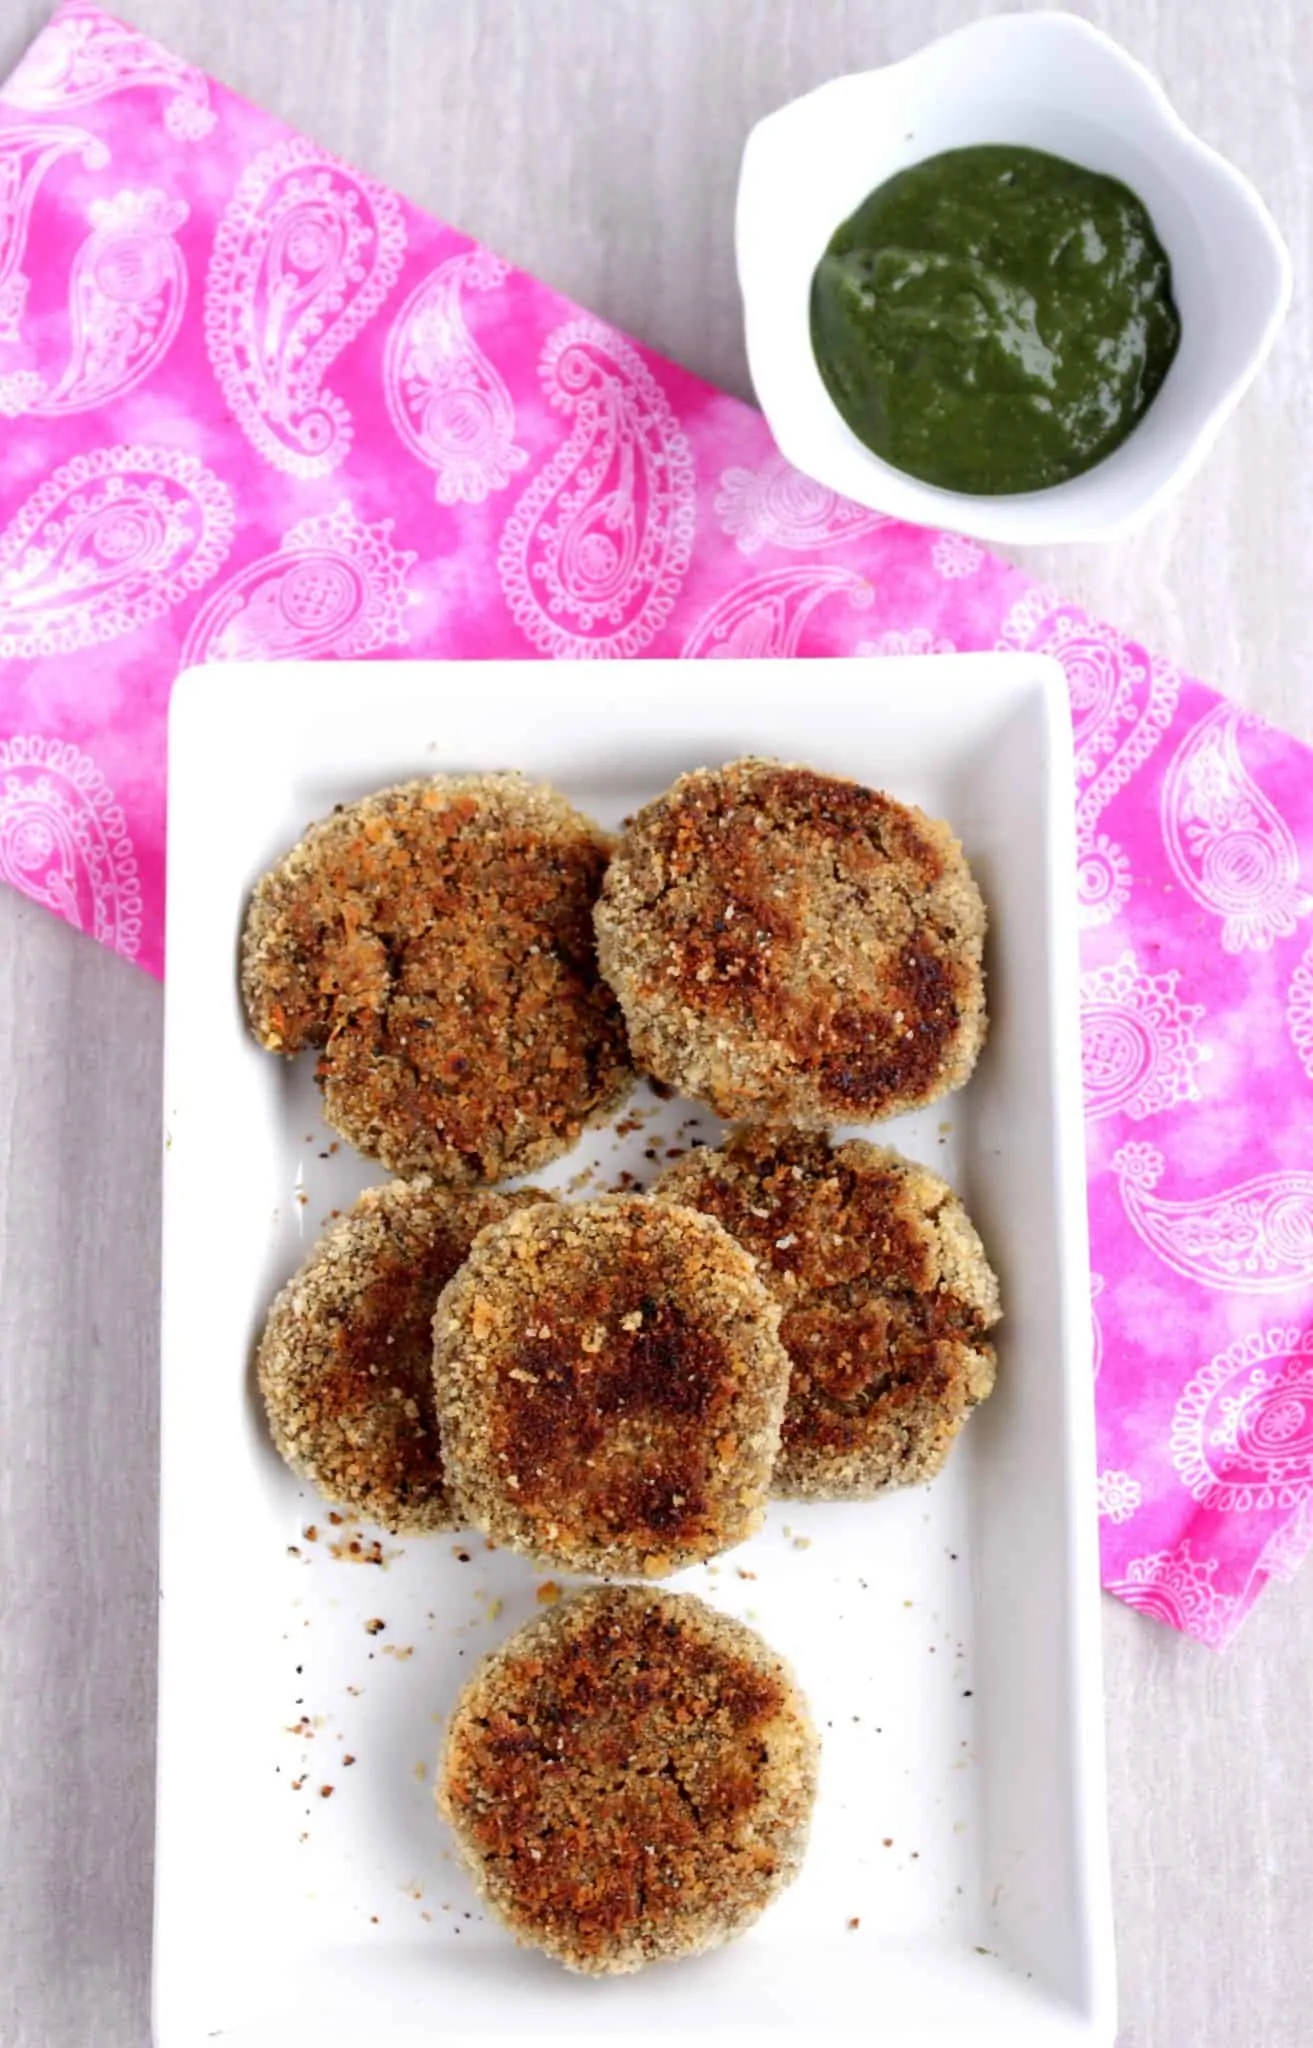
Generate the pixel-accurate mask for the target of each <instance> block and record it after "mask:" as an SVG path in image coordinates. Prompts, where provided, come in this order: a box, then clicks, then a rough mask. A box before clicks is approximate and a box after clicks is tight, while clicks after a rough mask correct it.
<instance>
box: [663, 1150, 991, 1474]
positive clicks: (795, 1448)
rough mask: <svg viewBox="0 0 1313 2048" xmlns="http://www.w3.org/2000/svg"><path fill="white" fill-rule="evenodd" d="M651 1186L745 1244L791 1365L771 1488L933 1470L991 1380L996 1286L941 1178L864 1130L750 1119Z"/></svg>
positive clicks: (976, 1239)
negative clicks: (828, 1132)
mask: <svg viewBox="0 0 1313 2048" xmlns="http://www.w3.org/2000/svg"><path fill="white" fill-rule="evenodd" d="M654 1192H655V1193H656V1194H657V1195H658V1196H659V1197H660V1198H662V1199H663V1200H667V1201H673V1202H679V1203H686V1204H688V1205H690V1206H691V1207H693V1208H697V1209H701V1210H704V1211H705V1212H706V1214H707V1215H709V1216H714V1217H715V1218H716V1219H717V1221H718V1222H720V1223H723V1224H724V1226H725V1228H726V1229H727V1230H728V1231H730V1232H732V1234H733V1235H734V1236H735V1237H736V1238H737V1239H738V1241H739V1243H740V1244H741V1245H743V1246H744V1247H745V1248H746V1249H747V1250H748V1251H750V1252H751V1253H752V1255H753V1257H754V1258H755V1259H756V1261H757V1265H758V1270H759V1271H760V1273H761V1275H762V1278H763V1279H764V1280H765V1282H766V1285H767V1286H768V1287H769V1288H770V1290H771V1292H772V1294H773V1295H774V1296H775V1299H776V1300H777V1301H778V1302H779V1303H780V1305H781V1307H782V1309H783V1311H784V1320H783V1322H782V1323H781V1325H780V1335H781V1337H782V1338H783V1340H784V1348H785V1350H786V1351H787V1352H788V1354H789V1360H790V1364H791V1366H792V1374H791V1377H790V1381H789V1400H788V1406H787V1407H786V1409H785V1411H784V1427H783V1430H782V1432H781V1437H780V1454H779V1458H778V1460H777V1462H776V1466H775V1477H774V1481H773V1485H772V1490H773V1492H775V1493H776V1494H783V1495H786V1496H789V1497H795V1496H803V1495H810V1496H811V1497H812V1498H813V1499H817V1500H837V1499H854V1500H860V1499H865V1498H867V1497H868V1496H869V1495H871V1494H873V1493H877V1492H879V1491H880V1490H881V1489H882V1488H883V1487H886V1486H898V1485H906V1484H908V1483H909V1482H911V1481H913V1480H921V1479H930V1478H933V1476H934V1474H935V1473H936V1472H938V1470H939V1468H940V1466H941V1465H942V1464H943V1462H944V1460H945V1458H946V1457H947V1456H948V1453H949V1450H950V1448H951V1446H952V1443H953V1439H954V1437H955V1436H956V1435H957V1433H958V1431H959V1429H960V1428H961V1427H962V1424H963V1422H964V1421H965V1419H966V1417H967V1415H968V1414H969V1413H970V1411H971V1409H972V1408H974V1407H975V1405H976V1403H977V1402H979V1401H983V1400H984V1399H985V1396H986V1395H987V1394H988V1393H989V1392H990V1391H991V1390H992V1388H993V1385H994V1350H993V1346H992V1345H991V1344H990V1343H988V1342H987V1340H986V1333H987V1331H988V1330H989V1329H990V1328H991V1327H992V1325H993V1324H994V1323H996V1322H997V1321H998V1319H999V1314H1000V1310H999V1298H998V1282H997V1280H996V1279H995V1277H994V1275H993V1273H992V1272H991V1271H990V1268H989V1265H988V1262H987V1261H986V1258H985V1250H984V1246H983V1245H982V1244H981V1242H980V1239H979V1237H978V1236H977V1235H976V1232H975V1229H974V1227H973V1225H972V1223H971V1219H970V1218H969V1217H968V1215H967V1213H966V1210H965V1209H964V1208H963V1207H962V1204H961V1203H960V1202H959V1201H958V1199H957V1196H956V1195H955V1194H954V1193H953V1191H952V1189H951V1188H950V1187H949V1186H948V1184H947V1183H946V1182H945V1181H942V1180H940V1178H939V1176H938V1175H937V1174H934V1173H930V1172H929V1171H928V1170H927V1169H926V1168H925V1167H924V1166H917V1165H914V1164H913V1162H912V1161H911V1160H910V1159H903V1158H901V1157H900V1156H899V1154H898V1153H897V1152H893V1151H890V1150H888V1149H887V1148H886V1147H883V1146H878V1145H867V1144H864V1143H863V1142H862V1141H861V1140H860V1139H858V1140H854V1141H853V1142H851V1143H849V1144H846V1145H831V1143H830V1141H829V1139H828V1138H826V1137H824V1136H821V1135H813V1134H811V1133H808V1132H803V1131H781V1130H774V1131H771V1130H762V1129H745V1130H741V1131H738V1132H736V1133H735V1134H734V1135H733V1136H732V1137H731V1138H730V1139H729V1141H728V1143H727V1144H726V1145H725V1147H724V1149H723V1150H722V1151H719V1152H711V1151H698V1152H691V1153H689V1154H688V1156H687V1157H686V1158H684V1159H679V1160H676V1162H675V1163H674V1165H673V1166H670V1167H668V1168H667V1169H666V1171H665V1172H664V1173H663V1174H662V1176H661V1178H660V1180H659V1181H658V1182H657V1184H656V1188H655V1190H654Z"/></svg>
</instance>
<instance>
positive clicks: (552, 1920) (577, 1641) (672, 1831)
mask: <svg viewBox="0 0 1313 2048" xmlns="http://www.w3.org/2000/svg"><path fill="white" fill-rule="evenodd" d="M817 1762H818V1745H817V1740H816V1735H815V1733H814V1731H813V1728H812V1725H811V1720H810V1718H809V1716H808V1712H807V1705H806V1702H805V1700H804V1699H803V1697H802V1695H801V1693H800V1692H799V1691H798V1688H797V1686H796V1684H795V1683H794V1681H793V1678H792V1675H791V1674H790V1672H789V1670H788V1668H787V1666H786V1665H785V1664H784V1663H783V1662H782V1660H781V1659H780V1658H779V1657H777V1656H776V1655H775V1653H774V1652H773V1651H772V1650H771V1649H770V1648H769V1646H768V1645H767V1644H766V1643H764V1642H763V1641H762V1639H761V1637H760V1636H758V1635H757V1634H756V1633H755V1632H754V1631H753V1630H752V1629H750V1628H747V1627H745V1626H744V1624H743V1623H742V1622H741V1621H732V1620H731V1619H730V1618H729V1617H728V1616H727V1615H723V1614H717V1613H716V1612H715V1611H714V1610H713V1609H712V1608H710V1607H708V1606H706V1605H705V1603H704V1602H703V1601H701V1600H698V1599H695V1598H694V1597H693V1596H692V1595H691V1594H687V1593H685V1594H677V1593H660V1592H657V1591H655V1590H654V1589H649V1588H645V1587H639V1586H602V1587H593V1588H591V1589H590V1590H588V1591H586V1592H582V1593H579V1594H576V1595H575V1596H574V1598H572V1599H570V1600H567V1601H563V1602H562V1603H561V1605H560V1606H559V1607H556V1608H553V1609H552V1610H551V1612H550V1613H548V1614H545V1615H542V1616H540V1617H539V1618H538V1619H537V1620H535V1621H531V1622H530V1623H529V1624H528V1626H527V1627H526V1628H522V1629H520V1630H519V1631H518V1633H517V1634H515V1635H513V1636H512V1637H511V1638H510V1640H509V1642H507V1643H505V1644H503V1646H502V1647H501V1649H499V1650H496V1651H494V1652H493V1654H492V1655H491V1656H490V1657H488V1658H486V1659H485V1660H484V1662H483V1664H482V1665H481V1666H480V1668H479V1670H478V1671H476V1672H475V1674H474V1677H473V1678H472V1679H471V1681H470V1683H469V1684H468V1685H467V1686H466V1688H465V1690H464V1692H463V1693H462V1694H461V1696H460V1699H459V1701H458V1702H457V1706H456V1711H455V1714H454V1715H453V1717H452V1721H451V1726H450V1729H449V1732H448V1735H447V1740H446V1745H445V1749H444V1752H443V1755H442V1757H441V1759H440V1763H439V1769H438V1789H437V1798H438V1806H439V1810H440V1811H441V1812H442V1813H443V1814H444V1815H445V1817H446V1818H447V1820H449V1821H450V1822H451V1825H452V1827H453V1828H454V1830H455V1834H456V1842H457V1846H458V1849H459V1852H460V1855H461V1859H462V1861H463V1862H464V1863H465V1864H466V1866H467V1867H468V1869H469V1870H470V1872H471V1874H472V1876H473V1878H474V1881H475V1883H476V1884H477V1885H478V1887H479V1889H480V1891H481V1892H482V1893H483V1895H484V1897H485V1898H486V1899H487V1900H488V1902H489V1904H490V1905H491V1906H493V1907H494V1908H495V1910H496V1911H497V1912H498V1913H499V1914H500V1915H501V1917H502V1918H503V1919H504V1920H505V1921H506V1922H507V1924H508V1925H509V1926H510V1927H511V1928H512V1930H513V1931H514V1932H515V1933H516V1934H517V1935H518V1936H519V1937H520V1939H521V1940H523V1941H526V1942H530V1943H532V1944H533V1946H534V1947H535V1948H540V1949H544V1950H545V1951H546V1952H547V1954H548V1955H551V1956H555V1957H556V1958H557V1960H558V1961H559V1962H562V1963H564V1964H565V1966H566V1968H567V1969H571V1970H580V1971H584V1972H586V1973H588V1974H590V1975H596V1976H601V1975H605V1974H610V1973H616V1972H620V1971H626V1970H637V1969H641V1968H642V1966H643V1965H644V1964H645V1963H651V1962H666V1961H671V1960H673V1959H674V1958H675V1957H677V1956H686V1955H696V1954H698V1953H699V1952H700V1951H701V1950H703V1949H709V1948H715V1947H717V1946H718V1945H719V1944H720V1943H721V1942H724V1941H728V1940H730V1939H731V1937H732V1936H734V1935H736V1934H738V1933H740V1932H741V1931H742V1930H743V1929H744V1928H745V1927H747V1926H748V1925H749V1924H750V1923H751V1922H752V1921H753V1920H755V1919H756V1918H757V1916H758V1914H759V1913H760V1912H761V1911H762V1909H763V1908H764V1907H765V1906H767V1905H768V1904H769V1903H770V1901H771V1900H772V1899H773V1898H774V1897H775V1895H776V1893H777V1892H779V1891H781V1890H783V1888H784V1886H785V1885H787V1884H788V1883H790V1882H791V1880H792V1879H793V1878H794V1877H795V1876H796V1875H797V1872H798V1869H799V1866H800V1864H801V1862H802V1856H803V1850H804V1848H805V1847H806V1839H807V1827H808V1822H809V1820H810V1817H811V1809H812V1804H813V1800H814V1798H815V1791H816V1771H817Z"/></svg>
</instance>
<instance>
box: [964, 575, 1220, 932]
mask: <svg viewBox="0 0 1313 2048" xmlns="http://www.w3.org/2000/svg"><path fill="white" fill-rule="evenodd" d="M995 644H996V645H997V646H998V647H1000V648H1005V649H1007V648H1010V649H1019V650H1021V651H1022V652H1025V653H1028V654H1051V655H1054V656H1055V657H1056V659H1057V660H1058V661H1060V662H1061V664H1062V667H1063V669H1064V671H1065V672H1066V677H1067V690H1068V694H1069V696H1070V698H1071V715H1072V731H1073V740H1074V743H1075V750H1076V853H1077V861H1078V866H1077V874H1076V883H1077V904H1078V916H1079V919H1080V922H1081V924H1082V925H1085V926H1091V925H1102V924H1109V923H1111V922H1112V920H1113V919H1114V918H1116V917H1117V916H1119V915H1120V913H1121V912H1122V911H1123V910H1124V909H1125V907H1126V903H1127V901H1128V899H1129V897H1130V893H1131V866H1130V862H1129V860H1128V859H1127V857H1126V854H1125V852H1124V851H1123V849H1122V848H1121V847H1120V846H1119V845H1118V844H1117V842H1116V841H1115V840H1113V839H1110V838H1109V837H1108V836H1107V834H1106V833H1103V832H1100V831H1099V830H1098V823H1099V819H1100V817H1101V816H1102V814H1103V812H1104V811H1105V810H1106V809H1107V807H1108V805H1109V804H1110V803H1111V802H1112V799H1113V798H1114V797H1115V796H1116V795H1117V794H1118V792H1119V791H1120V790H1122V789H1124V788H1125V786H1126V784H1127V783H1128V782H1129V781H1130V779H1131V777H1132V776H1133V775H1135V774H1136V773H1137V772H1138V770H1139V769H1140V768H1142V767H1143V765H1144V763H1145V762H1146V761H1147V760H1148V758H1149V756H1150V755H1151V754H1152V753H1153V751H1154V749H1155V747H1156V746H1157V745H1158V743H1159V741H1160V740H1161V738H1162V736H1163V734H1164V733H1165V732H1166V730H1167V728H1168V726H1169V725H1170V724H1171V722H1172V714H1173V712H1174V711H1175V709H1176V701H1177V698H1178V697H1179V695H1180V691H1181V678H1180V675H1179V673H1178V672H1177V670H1176V669H1174V668H1173V667H1172V666H1171V665H1170V663H1168V662H1165V661H1160V660H1159V658H1158V657H1157V656H1156V655H1150V654H1145V653H1144V651H1143V650H1142V649H1140V648H1138V647H1136V646H1135V645H1134V644H1133V643H1132V642H1131V641H1129V640H1126V639H1124V638H1123V636H1122V635H1121V634H1120V633H1118V632H1116V631H1115V630H1114V628H1113V627H1111V626H1105V625H1103V624H1102V623H1100V622H1099V621H1098V620H1095V619H1088V618H1086V616H1085V614H1084V612H1083V611H1081V609H1080V607H1079V606H1078V605H1073V604H1064V603H1063V602H1062V601H1061V600H1060V599H1058V598H1055V597H1054V596H1053V595H1052V594H1051V593H1050V592H1048V591H1046V590H1043V589H1040V588H1038V587H1037V588H1035V589H1033V590H1029V591H1027V592H1026V595H1025V596H1024V597H1022V598H1019V599H1018V600H1017V602H1016V604H1014V605H1013V607H1012V609H1011V611H1010V612H1009V613H1008V615H1007V618H1006V619H1005V620H1004V621H1003V627H1002V631H1001V633H1000V634H999V638H998V640H997V642H996V643H995Z"/></svg>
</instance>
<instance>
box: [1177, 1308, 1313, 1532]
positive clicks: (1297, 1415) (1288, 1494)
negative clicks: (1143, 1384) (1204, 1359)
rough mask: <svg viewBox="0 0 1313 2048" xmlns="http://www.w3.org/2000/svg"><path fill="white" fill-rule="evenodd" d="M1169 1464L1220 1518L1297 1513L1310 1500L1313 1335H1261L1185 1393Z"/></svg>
mask: <svg viewBox="0 0 1313 2048" xmlns="http://www.w3.org/2000/svg"><path fill="white" fill-rule="evenodd" d="M1171 1451H1172V1463H1173V1465H1174V1466H1175V1467H1176V1472H1177V1476H1178V1478H1179V1479H1180V1481H1181V1484H1182V1485H1183V1486H1184V1487H1185V1488H1186V1489H1187V1490H1188V1492H1189V1493H1190V1494H1191V1495H1192V1496H1193V1497H1194V1499H1195V1500H1197V1501H1198V1503H1199V1505H1200V1506H1201V1507H1205V1508H1212V1509H1213V1510H1214V1511H1215V1512H1217V1513H1219V1514H1251V1513H1254V1512H1255V1511H1258V1510H1266V1509H1269V1508H1295V1507H1298V1506H1299V1504H1300V1502H1301V1501H1305V1500H1308V1499H1309V1498H1311V1497H1313V1328H1309V1329H1297V1328H1294V1327H1286V1328H1274V1329H1268V1330H1257V1331H1254V1332H1253V1333H1251V1335H1249V1336H1247V1337H1241V1338H1239V1339H1238V1340H1237V1341H1236V1343H1234V1344H1232V1345H1231V1346H1230V1347H1229V1349H1227V1350H1226V1351H1222V1352H1219V1354H1218V1356H1217V1357H1216V1358H1214V1359H1212V1360H1211V1361H1210V1362H1209V1363H1208V1364H1207V1365H1206V1366H1204V1368H1203V1369H1202V1371H1200V1372H1198V1373H1196V1375H1195V1377H1194V1378H1193V1379H1192V1380H1191V1381H1190V1382H1189V1384H1188V1385H1187V1386H1186V1387H1185V1388H1184V1390H1183V1391H1182V1393H1181V1395H1180V1398H1179V1399H1178V1401H1177V1403H1176V1411H1175V1414H1174V1415H1173V1417H1172V1442H1171Z"/></svg>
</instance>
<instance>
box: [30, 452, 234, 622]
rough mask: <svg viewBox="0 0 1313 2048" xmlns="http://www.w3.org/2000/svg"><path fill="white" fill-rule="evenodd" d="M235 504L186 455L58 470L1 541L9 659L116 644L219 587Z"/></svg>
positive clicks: (143, 456)
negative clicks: (216, 580)
mask: <svg viewBox="0 0 1313 2048" xmlns="http://www.w3.org/2000/svg"><path fill="white" fill-rule="evenodd" d="M233 526H234V513H233V500H232V493H231V491H230V490H229V489H228V486H227V485H226V484H224V483H221V482H220V481H219V479H218V477H216V476H214V475H213V474H212V473H211V471H209V470H208V469H206V468H205V467H204V465H203V464H202V463H199V462H198V461H197V460H196V459H195V457H194V456H191V455H180V454H179V453H178V451H177V450H176V449H174V448H97V449H94V450H93V451H92V453H91V454H89V455H75V456H74V458H73V460H72V461H71V462H68V463H65V465H64V467H63V468H62V469H57V470H56V471H55V474H54V475H53V476H52V477H51V478H50V480H49V482H48V483H45V484H43V485H42V486H41V488H40V490H38V491H36V492H35V493H34V494H33V496H32V497H30V498H29V499H28V501H27V503H26V504H25V505H24V506H23V507H22V508H21V510H20V511H19V512H18V513H17V514H16V515H15V517H14V518H13V519H12V520H11V521H10V523H9V525H8V526H7V527H6V528H5V530H4V532H3V533H0V659H7V660H12V659H14V658H15V657H17V658H18V659H24V658H28V657H31V656H33V655H40V654H69V653H72V652H73V651H74V650H75V649H76V648H79V647H94V646H96V645H97V644H98V643H99V642H101V641H104V640H115V639H117V638H118V637H119V635H120V634H123V633H131V632H133V631H134V630H135V629H136V628H137V627H138V626H143V625H145V624H146V623H147V621H148V620H150V619H155V618H158V617H159V616H160V614H161V613H162V612H166V611H168V610H169V609H170V608H171V607H172V606H173V605H176V604H181V603H182V601H183V599H184V598H186V597H188V596H189V595H190V593H191V592H192V591H194V590H199V589H200V588H201V586H202V585H203V584H205V583H208V582H209V581H210V579H211V577H212V576H213V575H214V574H215V572H216V571H217V570H218V568H219V567H220V565H221V564H222V562H223V560H224V558H225V556H226V555H227V553H228V550H229V548H230V546H231V545H232V536H233Z"/></svg>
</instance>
